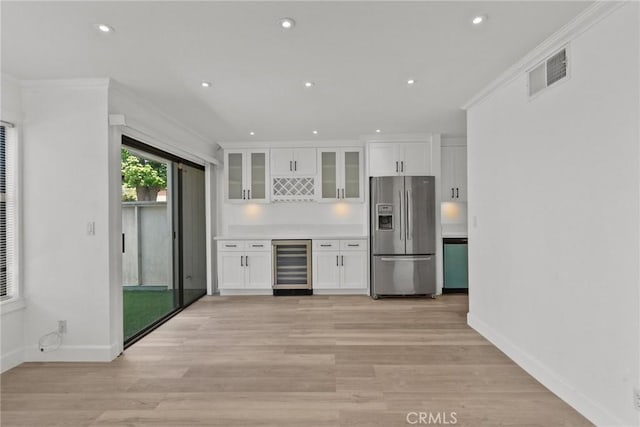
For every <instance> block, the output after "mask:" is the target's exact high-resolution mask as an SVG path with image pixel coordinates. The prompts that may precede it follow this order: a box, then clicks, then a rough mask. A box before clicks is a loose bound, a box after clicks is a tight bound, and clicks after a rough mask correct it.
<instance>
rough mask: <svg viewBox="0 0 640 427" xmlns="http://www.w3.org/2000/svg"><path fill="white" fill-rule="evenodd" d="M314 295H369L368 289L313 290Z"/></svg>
mask: <svg viewBox="0 0 640 427" xmlns="http://www.w3.org/2000/svg"><path fill="white" fill-rule="evenodd" d="M313 294H314V295H369V289H314V290H313Z"/></svg>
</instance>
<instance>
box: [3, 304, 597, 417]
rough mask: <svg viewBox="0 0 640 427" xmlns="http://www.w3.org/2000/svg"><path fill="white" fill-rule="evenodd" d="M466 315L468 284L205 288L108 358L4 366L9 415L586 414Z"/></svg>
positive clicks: (5, 409) (5, 406) (5, 408)
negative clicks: (269, 290)
mask: <svg viewBox="0 0 640 427" xmlns="http://www.w3.org/2000/svg"><path fill="white" fill-rule="evenodd" d="M466 313H467V297H466V296H464V295H446V296H441V297H438V299H436V300H431V299H383V300H378V301H373V300H371V299H370V298H368V297H351V296H336V297H323V296H313V297H276V298H274V297H205V298H203V299H202V300H200V301H198V302H196V303H195V304H194V305H192V306H191V307H189V308H188V309H186V310H185V311H183V312H182V313H181V314H179V315H178V316H177V317H175V318H173V319H172V320H170V321H169V322H168V323H166V324H165V325H163V326H162V327H160V328H159V329H158V330H156V331H155V332H153V333H152V334H150V335H148V336H147V337H146V338H144V339H143V340H142V341H140V342H138V343H137V344H135V345H134V346H132V347H131V348H129V349H128V350H126V351H125V353H124V354H123V355H122V356H121V357H119V358H118V359H117V360H115V361H114V362H112V363H25V364H23V365H21V366H19V367H17V368H15V369H12V370H11V371H9V372H6V373H5V374H3V375H2V377H1V380H2V384H1V388H2V394H1V398H2V402H1V409H2V413H1V421H2V426H3V427H8V426H18V425H19V426H30V427H31V426H33V427H35V426H54V425H55V426H172V427H174V426H193V425H196V426H384V427H387V426H407V425H411V424H409V423H408V422H407V414H408V413H410V412H415V413H417V414H416V415H413V414H411V415H410V416H409V421H411V422H414V421H418V420H419V413H420V412H424V413H429V412H431V413H432V416H433V417H437V416H438V414H440V415H439V416H440V417H441V418H440V421H441V424H440V425H445V424H444V421H447V422H449V423H450V424H451V423H452V422H453V421H454V419H453V418H452V417H451V412H455V420H456V421H457V423H456V425H459V426H473V427H478V426H496V425H500V426H544V427H549V426H583V425H591V424H590V423H589V422H588V421H587V420H586V419H585V418H583V417H582V416H581V415H579V414H578V413H577V412H575V411H574V410H573V409H571V408H570V407H569V406H568V405H567V404H565V403H564V402H563V401H561V400H560V399H558V398H557V397H556V396H554V395H553V394H552V393H551V392H549V391H548V390H547V389H545V388H544V387H543V386H542V385H541V384H539V383H538V382H537V381H536V380H534V379H533V378H532V377H531V376H529V375H528V374H526V373H525V372H524V371H523V370H522V369H520V368H519V367H518V366H516V365H515V364H514V363H513V362H512V361H511V360H509V359H508V358H507V357H506V356H505V355H504V354H502V353H501V352H500V351H498V350H497V349H496V348H495V347H494V346H493V345H491V344H490V343H489V342H487V341H486V340H485V339H484V338H482V337H481V336H480V335H478V334H477V333H476V332H475V331H473V330H472V329H470V328H469V327H468V326H467V325H466ZM444 416H446V417H445V418H443V417H444ZM425 421H428V418H425ZM433 421H436V420H434V419H432V423H431V425H434V423H433ZM416 425H425V424H416Z"/></svg>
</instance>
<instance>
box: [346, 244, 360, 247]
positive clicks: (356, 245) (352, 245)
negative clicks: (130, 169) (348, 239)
mask: <svg viewBox="0 0 640 427" xmlns="http://www.w3.org/2000/svg"><path fill="white" fill-rule="evenodd" d="M347 246H349V247H352V248H358V247H360V243H348V244H347Z"/></svg>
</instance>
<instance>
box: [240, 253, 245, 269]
mask: <svg viewBox="0 0 640 427" xmlns="http://www.w3.org/2000/svg"><path fill="white" fill-rule="evenodd" d="M242 261H244V257H243V256H242V255H240V267H244V262H242Z"/></svg>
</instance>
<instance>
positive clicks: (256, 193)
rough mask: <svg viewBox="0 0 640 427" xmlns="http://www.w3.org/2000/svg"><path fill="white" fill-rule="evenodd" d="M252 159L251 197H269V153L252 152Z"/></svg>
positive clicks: (250, 170)
mask: <svg viewBox="0 0 640 427" xmlns="http://www.w3.org/2000/svg"><path fill="white" fill-rule="evenodd" d="M250 159H251V167H250V168H249V172H250V173H251V179H250V180H249V182H250V184H249V187H250V188H249V199H250V200H256V199H259V200H265V199H266V198H267V153H266V152H252V153H251V156H250Z"/></svg>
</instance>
